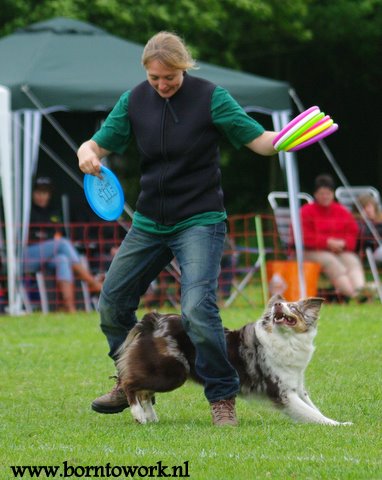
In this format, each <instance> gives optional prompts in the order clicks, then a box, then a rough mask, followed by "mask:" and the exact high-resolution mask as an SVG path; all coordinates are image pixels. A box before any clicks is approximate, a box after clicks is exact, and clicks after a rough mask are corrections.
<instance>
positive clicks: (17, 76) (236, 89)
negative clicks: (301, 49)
mask: <svg viewBox="0 0 382 480" xmlns="http://www.w3.org/2000/svg"><path fill="white" fill-rule="evenodd" d="M142 51H143V46H142V45H139V44H136V43H133V42H129V41H126V40H124V39H122V38H119V37H116V36H114V35H110V34H109V33H107V32H106V31H104V30H102V29H100V28H98V27H95V26H93V25H91V24H88V23H84V22H80V21H78V20H72V19H67V18H55V19H52V20H48V21H45V22H39V23H35V24H32V25H30V26H29V27H26V28H24V29H20V30H17V31H16V32H15V33H13V34H12V35H9V36H7V37H4V38H2V39H0V65H2V66H3V68H1V69H0V85H4V86H7V87H8V88H10V90H11V93H12V109H13V110H17V109H21V108H32V107H33V105H32V103H31V102H30V100H29V99H28V98H27V96H26V95H25V93H23V91H22V90H21V87H22V86H23V85H28V86H29V88H30V89H31V91H32V92H33V93H34V94H35V96H36V97H37V98H38V99H39V100H40V102H41V103H42V105H44V107H49V106H55V105H64V106H66V107H68V108H69V109H71V110H83V111H88V110H95V109H101V110H102V109H105V110H110V109H111V108H112V107H113V105H114V104H115V102H116V101H117V99H118V98H119V96H120V94H121V93H122V92H124V91H125V90H129V89H130V88H132V87H133V86H135V85H136V84H137V83H139V82H141V81H142V80H144V79H145V71H144V69H143V67H142V66H141V55H142ZM198 65H199V67H200V69H199V70H197V71H196V72H195V74H196V75H198V76H200V77H203V78H206V79H208V80H210V81H212V82H214V83H216V84H218V85H221V86H222V87H224V88H226V89H227V90H229V92H230V93H231V95H232V96H233V97H234V98H236V100H237V101H238V102H239V103H240V104H241V105H242V106H257V107H262V108H266V109H270V110H286V109H289V108H290V101H289V95H288V84H287V83H284V82H279V81H275V80H270V79H268V78H264V77H259V76H256V75H252V74H248V73H241V72H238V71H235V70H231V69H227V68H221V67H218V66H214V65H209V64H207V63H203V62H198ZM5 66H6V67H5Z"/></svg>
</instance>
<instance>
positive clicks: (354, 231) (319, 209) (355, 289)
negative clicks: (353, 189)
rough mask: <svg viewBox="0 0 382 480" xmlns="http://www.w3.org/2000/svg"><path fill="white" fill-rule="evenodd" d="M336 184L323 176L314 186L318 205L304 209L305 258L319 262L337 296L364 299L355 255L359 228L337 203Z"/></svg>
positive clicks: (315, 202)
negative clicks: (335, 195)
mask: <svg viewBox="0 0 382 480" xmlns="http://www.w3.org/2000/svg"><path fill="white" fill-rule="evenodd" d="M334 191H335V184H334V180H333V178H332V177H331V176H330V175H326V174H323V175H319V176H318V177H317V178H316V179H315V183H314V191H313V195H314V200H315V201H314V202H313V203H307V204H305V205H303V206H302V207H301V224H302V232H303V238H304V257H305V260H307V261H312V262H317V263H319V264H320V265H321V267H322V271H323V272H324V274H325V275H326V276H327V277H328V278H329V280H330V282H331V283H332V285H333V286H334V288H335V290H336V292H337V293H338V294H341V295H343V296H345V297H347V298H360V297H361V296H363V292H364V290H365V288H366V287H365V273H364V269H363V266H362V263H361V260H360V258H359V257H358V255H357V254H356V253H355V248H356V245H357V238H358V225H357V222H356V220H355V218H354V217H353V215H352V214H351V212H349V210H347V209H346V208H345V207H344V206H343V205H341V204H340V203H338V202H336V201H335V197H334Z"/></svg>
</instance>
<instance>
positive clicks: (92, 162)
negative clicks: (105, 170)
mask: <svg viewBox="0 0 382 480" xmlns="http://www.w3.org/2000/svg"><path fill="white" fill-rule="evenodd" d="M109 154H110V152H109V151H108V150H106V149H104V148H102V147H100V146H99V145H98V144H97V143H96V142H94V140H88V141H87V142H85V143H83V144H82V145H81V146H80V148H79V149H78V152H77V157H78V165H79V167H80V170H81V171H82V172H83V173H87V174H90V175H96V176H97V177H99V176H100V175H101V174H100V171H101V166H102V164H101V158H103V157H106V156H107V155H109Z"/></svg>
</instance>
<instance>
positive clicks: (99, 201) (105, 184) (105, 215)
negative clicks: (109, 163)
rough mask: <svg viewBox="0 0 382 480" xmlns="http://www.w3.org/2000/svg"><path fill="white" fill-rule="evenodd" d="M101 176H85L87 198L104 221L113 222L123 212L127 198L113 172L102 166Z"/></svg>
mask: <svg viewBox="0 0 382 480" xmlns="http://www.w3.org/2000/svg"><path fill="white" fill-rule="evenodd" d="M101 176H102V178H98V177H95V176H94V175H89V174H85V177H84V190H85V196H86V200H87V201H88V202H89V205H90V206H91V208H92V209H93V211H94V212H95V213H96V214H97V215H98V216H99V217H101V218H102V219H103V220H108V221H109V222H111V221H113V220H116V219H117V218H118V217H119V216H120V215H121V213H122V212H123V207H124V204H125V197H124V194H123V190H122V187H121V184H120V183H119V180H118V178H117V177H116V176H115V175H114V173H113V172H112V171H111V170H109V169H108V168H106V167H104V166H102V167H101Z"/></svg>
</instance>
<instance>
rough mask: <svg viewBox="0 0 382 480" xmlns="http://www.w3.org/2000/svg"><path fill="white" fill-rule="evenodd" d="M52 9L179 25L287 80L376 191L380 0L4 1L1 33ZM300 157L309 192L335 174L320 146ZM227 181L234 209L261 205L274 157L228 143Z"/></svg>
mask: <svg viewBox="0 0 382 480" xmlns="http://www.w3.org/2000/svg"><path fill="white" fill-rule="evenodd" d="M58 16H60V17H69V18H76V19H78V20H82V21H86V22H90V23H93V24H95V25H97V26H99V27H101V28H103V29H105V30H107V31H108V32H109V33H111V34H114V35H117V36H120V37H122V38H125V39H127V40H130V41H135V42H137V43H141V44H144V43H145V42H146V41H147V39H148V38H149V37H150V36H151V35H153V34H154V33H156V32H157V31H159V30H170V31H175V32H177V33H178V34H180V35H181V36H182V37H183V38H184V39H185V40H186V42H187V44H188V45H189V46H190V47H191V50H192V53H193V55H194V57H195V58H197V59H199V60H201V61H203V62H210V63H215V64H218V65H221V66H225V67H229V68H234V69H237V70H241V71H246V72H249V73H254V74H256V75H263V76H266V77H270V78H274V79H277V80H282V81H286V82H288V83H289V84H290V85H291V86H292V87H293V88H294V89H295V91H296V92H297V94H298V96H299V98H300V100H301V102H302V103H303V104H304V105H305V106H306V107H308V106H311V105H319V106H320V108H321V109H322V110H323V111H325V112H326V113H328V114H330V115H331V116H332V117H333V118H334V119H335V121H336V122H337V123H339V125H340V129H339V131H338V132H337V133H336V134H335V135H333V136H332V137H330V140H328V141H327V143H328V145H329V147H330V150H331V152H332V153H333V155H334V157H335V159H336V161H337V163H338V164H339V166H340V168H341V169H342V170H343V172H344V173H345V176H346V177H347V179H348V180H349V182H350V183H351V184H354V185H356V184H358V185H361V184H371V185H374V186H375V187H376V188H378V189H379V190H380V191H381V192H382V140H381V134H380V132H381V130H382V129H381V127H382V125H381V123H382V121H381V115H380V111H381V107H382V94H381V90H382V89H381V85H382V62H381V58H382V56H381V53H382V52H381V50H382V0H336V1H335V2H333V1H332V0H293V1H288V0H285V1H279V0H163V1H158V0H93V1H88V0H87V1H85V0H17V1H15V0H2V7H1V9H0V36H1V37H3V36H5V35H8V34H11V33H13V32H14V31H15V30H16V29H17V28H22V27H24V26H26V25H29V24H31V23H34V22H38V21H42V20H47V19H49V18H53V17H58ZM15 61H17V59H15ZM2 68H5V66H2ZM100 68H102V66H100ZM291 105H292V106H293V108H294V112H295V113H296V114H297V113H298V112H297V109H296V108H295V106H294V104H293V102H292V103H291ZM266 127H270V125H266ZM238 165H239V167H238ZM298 165H299V171H300V182H301V188H302V190H305V191H310V190H311V186H312V182H313V178H314V176H315V175H317V174H319V173H322V172H324V171H325V172H331V173H333V172H332V169H331V166H330V164H329V162H328V161H327V160H326V158H325V157H324V155H323V153H322V151H321V150H320V148H319V147H317V146H313V147H310V148H309V149H306V150H304V151H301V152H300V153H299V154H298ZM132 174H136V172H132ZM223 182H225V183H226V184H225V191H226V193H227V201H228V203H229V205H230V206H231V210H233V211H237V212H245V211H250V210H253V208H254V206H255V205H260V206H265V202H266V201H265V198H266V193H267V192H268V191H269V190H272V189H283V188H284V187H285V185H284V183H283V178H282V175H281V173H280V171H279V167H278V161H277V158H276V157H275V158H272V159H262V158H259V159H258V158H255V159H254V158H253V155H252V154H251V153H249V152H246V151H240V152H237V151H235V150H233V149H232V148H231V147H230V146H228V145H225V146H224V148H223Z"/></svg>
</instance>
